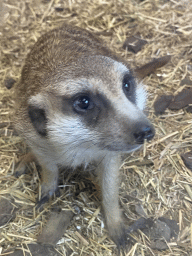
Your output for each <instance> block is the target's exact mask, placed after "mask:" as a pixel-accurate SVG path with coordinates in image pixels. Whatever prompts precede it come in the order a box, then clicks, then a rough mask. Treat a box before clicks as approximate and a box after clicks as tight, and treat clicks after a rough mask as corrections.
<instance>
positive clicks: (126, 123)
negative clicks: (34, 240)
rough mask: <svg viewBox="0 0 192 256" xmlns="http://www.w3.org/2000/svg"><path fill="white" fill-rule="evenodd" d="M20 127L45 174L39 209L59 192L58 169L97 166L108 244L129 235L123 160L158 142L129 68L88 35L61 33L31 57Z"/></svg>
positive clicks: (73, 30)
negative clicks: (121, 184) (121, 189)
mask: <svg viewBox="0 0 192 256" xmlns="http://www.w3.org/2000/svg"><path fill="white" fill-rule="evenodd" d="M16 90H17V91H16V93H17V96H16V97H17V102H16V115H15V127H16V129H17V131H18V132H19V133H20V134H21V136H23V137H24V138H25V140H26V142H27V144H28V145H29V146H30V147H31V149H32V152H33V154H34V155H35V156H36V159H37V160H38V162H39V164H40V165H41V167H42V182H41V201H44V198H48V197H50V196H52V195H53V194H54V193H55V191H56V190H57V187H58V175H59V170H58V166H62V167H72V168H75V167H77V166H80V165H86V166H87V165H88V164H89V163H92V162H94V163H96V166H97V167H96V172H97V174H98V181H99V184H100V186H101V190H102V205H103V210H104V214H105V221H106V226H107V228H108V231H109V235H110V237H111V238H112V239H113V240H114V242H115V243H116V244H117V245H118V246H121V245H123V244H124V243H125V240H126V234H125V233H126V232H125V226H124V225H123V223H122V218H121V212H120V208H119V204H118V172H119V167H120V164H121V155H122V154H124V153H128V152H132V151H133V150H136V149H138V148H139V147H140V146H141V144H143V143H144V141H145V140H150V139H152V138H153V136H154V133H155V132H154V128H153V125H152V124H151V123H150V121H149V120H148V119H147V117H146V116H145V115H144V113H143V109H144V107H145V101H146V93H145V90H144V88H143V86H142V84H140V83H138V82H137V79H136V78H135V77H134V75H133V73H132V71H131V70H130V68H129V66H128V64H127V62H126V61H125V60H123V59H122V58H120V57H118V56H117V55H116V54H114V53H113V52H111V51H110V50H109V49H108V48H107V47H106V46H104V44H103V42H102V41H100V39H98V38H97V37H96V36H94V35H93V34H91V33H90V32H88V31H86V30H83V29H80V28H77V27H73V26H70V25H66V24H65V25H64V26H62V27H61V28H58V29H55V30H53V31H50V32H48V33H46V34H45V35H43V36H42V37H41V38H40V39H39V40H38V41H37V43H36V44H35V46H34V47H33V48H32V50H31V52H30V53H29V54H28V56H27V58H26V61H25V65H24V67H23V70H22V74H21V79H20V83H19V84H18V88H16Z"/></svg>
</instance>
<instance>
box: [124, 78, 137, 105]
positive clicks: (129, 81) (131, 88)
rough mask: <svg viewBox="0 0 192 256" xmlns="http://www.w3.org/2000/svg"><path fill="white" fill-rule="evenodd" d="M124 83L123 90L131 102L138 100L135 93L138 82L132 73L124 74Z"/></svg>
mask: <svg viewBox="0 0 192 256" xmlns="http://www.w3.org/2000/svg"><path fill="white" fill-rule="evenodd" d="M122 84H123V85H122V87H123V91H124V93H125V95H126V96H127V98H128V99H129V100H130V101H131V102H133V103H135V102H136V95H135V89H136V83H135V79H134V77H133V76H132V75H131V74H126V75H124V77H123V81H122Z"/></svg>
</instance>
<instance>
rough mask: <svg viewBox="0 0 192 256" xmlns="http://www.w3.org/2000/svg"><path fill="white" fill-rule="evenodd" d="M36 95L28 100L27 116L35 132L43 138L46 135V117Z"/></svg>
mask: <svg viewBox="0 0 192 256" xmlns="http://www.w3.org/2000/svg"><path fill="white" fill-rule="evenodd" d="M40 98H41V97H39V96H38V95H37V96H33V97H31V98H30V100H29V105H28V115H29V118H30V120H31V122H32V124H33V127H34V128H35V130H36V131H37V132H38V133H39V134H40V135H41V136H43V137H45V136H46V135H47V130H46V126H47V117H46V112H45V108H44V107H43V105H42V102H41V101H40Z"/></svg>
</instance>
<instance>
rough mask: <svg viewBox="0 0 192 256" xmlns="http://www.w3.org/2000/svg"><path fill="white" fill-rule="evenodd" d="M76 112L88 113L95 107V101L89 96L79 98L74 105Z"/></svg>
mask: <svg viewBox="0 0 192 256" xmlns="http://www.w3.org/2000/svg"><path fill="white" fill-rule="evenodd" d="M73 107H74V110H75V111H76V112H81V113H82V112H86V111H87V110H90V109H92V108H93V107H94V103H93V101H92V100H91V99H90V97H89V96H87V95H81V96H78V97H77V98H76V99H75V100H74V103H73Z"/></svg>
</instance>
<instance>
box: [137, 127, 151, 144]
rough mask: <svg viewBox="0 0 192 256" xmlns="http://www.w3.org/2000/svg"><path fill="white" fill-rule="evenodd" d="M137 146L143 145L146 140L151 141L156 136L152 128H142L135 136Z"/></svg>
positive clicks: (138, 129)
mask: <svg viewBox="0 0 192 256" xmlns="http://www.w3.org/2000/svg"><path fill="white" fill-rule="evenodd" d="M133 135H134V137H135V141H136V143H137V144H143V143H144V140H151V139H152V138H153V137H154V135H155V130H154V128H153V127H151V126H141V127H139V128H137V131H136V132H135V133H134V134H133Z"/></svg>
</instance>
